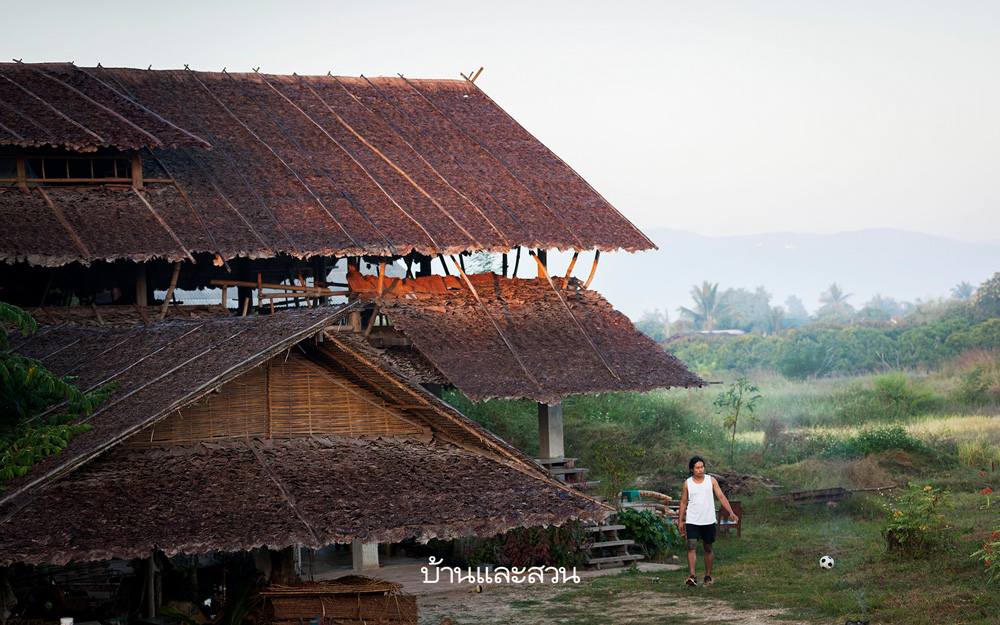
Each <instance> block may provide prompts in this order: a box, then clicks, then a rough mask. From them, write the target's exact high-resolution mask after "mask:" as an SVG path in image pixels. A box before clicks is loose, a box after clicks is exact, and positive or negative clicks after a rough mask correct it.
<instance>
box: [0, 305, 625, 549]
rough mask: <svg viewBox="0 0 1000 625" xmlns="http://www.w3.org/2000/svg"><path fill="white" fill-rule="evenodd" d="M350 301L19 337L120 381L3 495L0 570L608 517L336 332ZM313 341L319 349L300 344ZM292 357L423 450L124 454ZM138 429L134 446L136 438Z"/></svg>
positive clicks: (328, 441)
mask: <svg viewBox="0 0 1000 625" xmlns="http://www.w3.org/2000/svg"><path fill="white" fill-rule="evenodd" d="M352 308H353V307H345V308H341V309H312V310H305V311H295V312H284V313H275V314H274V315H269V316H264V317H248V318H231V319H230V318H227V319H212V320H199V321H187V322H174V323H159V324H150V325H146V326H129V327H117V328H100V329H92V328H76V327H72V326H69V325H59V326H52V327H49V328H44V329H42V330H40V331H39V332H38V333H37V334H36V335H34V336H32V337H30V338H29V339H22V340H18V341H15V342H13V343H12V348H13V350H14V351H17V352H19V353H22V354H25V355H29V356H33V357H36V358H40V359H42V361H43V363H45V365H46V366H47V367H49V368H50V369H51V370H53V371H54V372H56V373H58V374H60V375H69V374H71V375H76V376H79V377H78V379H77V381H78V383H79V384H80V385H81V386H82V387H84V388H89V387H92V386H94V385H96V384H100V383H102V382H104V381H106V380H108V379H115V380H118V381H119V382H120V383H121V386H120V387H119V389H118V390H117V391H116V392H115V394H114V395H113V396H112V397H111V398H110V399H109V400H108V401H107V402H105V403H104V404H102V405H101V406H100V407H99V408H98V410H97V411H96V412H95V413H94V414H93V415H91V417H90V418H89V422H90V423H91V424H92V425H93V426H94V428H93V429H92V430H91V431H90V432H87V433H85V434H82V435H80V436H78V437H77V438H75V439H74V440H73V441H72V442H71V443H70V445H69V447H68V448H67V449H66V450H65V451H64V452H62V453H60V454H57V455H54V456H49V457H48V458H46V459H45V460H44V461H43V462H42V463H41V464H39V465H38V466H36V467H35V468H34V469H33V470H32V471H31V472H29V474H28V475H27V476H25V477H22V478H18V479H17V480H14V481H12V482H9V483H8V484H7V486H8V490H7V491H6V492H4V493H3V494H2V498H0V565H3V564H8V563H10V562H13V561H24V562H29V563H42V562H50V563H65V562H68V561H71V560H87V559H100V558H108V557H122V558H129V557H137V556H140V555H143V554H146V553H148V552H149V550H150V549H151V548H153V547H154V546H155V547H156V548H158V549H161V550H163V551H165V552H167V553H168V554H173V553H181V552H183V553H200V552H206V551H211V550H219V549H222V550H230V549H247V548H250V547H256V546H262V545H267V546H270V547H275V548H280V547H285V546H288V545H291V544H295V543H299V544H305V545H309V546H321V545H325V544H329V543H332V542H346V541H348V540H350V539H352V538H359V539H362V540H365V541H380V542H385V541H397V540H402V539H404V538H417V539H420V540H427V539H430V538H433V537H445V538H448V537H456V536H467V535H471V534H473V533H495V532H498V531H504V530H506V529H509V528H512V527H518V526H525V525H535V524H548V523H562V522H564V521H566V520H568V519H571V518H580V517H583V518H601V517H603V516H606V515H607V513H608V510H607V509H606V508H604V507H602V506H601V505H600V504H598V503H597V502H596V501H594V500H593V499H590V498H588V497H585V496H583V495H580V494H579V493H576V492H575V491H572V490H571V489H569V488H568V487H566V486H565V485H563V484H561V483H559V482H557V481H556V480H554V479H553V478H552V477H551V476H550V475H549V474H547V473H546V472H545V471H543V470H542V469H540V468H539V467H538V466H537V465H536V464H534V463H533V462H532V461H531V459H530V458H528V457H527V456H525V455H524V454H523V453H521V452H519V451H517V450H515V449H514V448H512V447H510V446H509V445H507V444H506V443H505V442H503V441H502V440H500V439H499V438H497V437H496V436H494V435H493V434H491V433H490V432H488V431H487V430H485V429H484V428H482V427H481V426H479V425H478V424H476V423H474V422H472V421H470V420H468V419H467V418H465V417H464V416H463V415H462V414H461V413H459V412H458V411H456V410H455V409H454V408H452V407H451V406H449V405H448V404H446V403H444V402H442V401H441V400H440V399H438V398H437V397H435V396H433V395H431V394H430V393H428V392H426V391H425V390H423V389H422V388H420V387H419V386H417V385H416V384H414V383H412V382H411V381H410V380H409V379H408V378H406V377H405V376H404V375H403V374H401V373H399V372H398V371H396V370H394V369H393V368H391V367H389V366H387V365H385V364H384V363H381V362H379V361H377V360H373V359H372V358H371V357H370V355H366V354H364V353H362V352H361V351H359V350H356V349H355V348H354V347H352V344H351V343H350V342H347V341H344V340H343V339H342V338H341V337H338V336H337V335H336V334H334V333H329V332H328V333H326V334H322V330H323V329H324V328H328V327H330V326H331V324H332V323H334V322H335V321H337V320H338V319H339V318H340V316H342V315H343V314H345V313H346V312H348V311H349V310H351V309H352ZM314 335H317V339H316V340H315V341H305V339H306V338H309V337H312V336H314ZM292 347H294V349H295V350H296V352H297V353H299V354H301V355H302V356H303V357H305V358H307V359H309V360H310V361H312V362H314V363H316V364H318V365H320V366H322V367H325V368H327V369H328V370H329V371H331V373H334V374H336V375H337V376H340V377H341V378H343V379H345V380H347V381H349V382H351V383H353V384H355V385H357V386H360V387H361V388H362V389H364V390H366V391H369V392H371V393H373V394H375V395H377V396H378V397H380V398H381V400H382V401H384V402H385V405H386V406H390V407H397V408H398V409H399V410H405V413H406V415H407V417H408V418H409V419H410V420H411V421H412V422H414V423H419V424H422V425H423V426H425V427H426V432H427V433H428V434H427V435H426V436H422V437H420V439H419V440H401V439H395V438H383V439H378V440H369V439H356V438H306V439H292V440H287V441H281V442H276V441H246V440H244V441H232V442H223V443H218V444H216V443H204V444H200V445H197V446H195V447H193V448H187V449H173V450H170V451H163V450H136V449H126V448H125V447H124V446H121V445H118V444H119V443H122V442H124V441H125V440H127V439H128V437H129V436H130V435H133V436H140V437H142V436H143V434H144V432H141V431H140V429H141V428H143V427H148V426H150V425H153V424H155V423H157V422H158V421H160V420H162V419H164V418H166V417H167V416H169V414H171V413H172V412H173V411H175V410H176V409H178V408H180V407H182V406H185V405H189V404H191V403H192V402H194V401H196V400H197V399H199V398H201V397H204V396H205V395H206V394H207V393H209V392H211V391H212V390H213V389H215V388H219V387H221V386H222V385H224V384H225V383H226V382H227V381H230V380H232V379H234V378H235V377H237V376H238V375H240V374H241V373H243V372H246V371H248V370H249V369H250V368H252V367H255V366H257V365H259V364H261V363H263V362H264V361H266V360H267V359H268V358H270V357H271V356H273V355H275V354H276V353H279V352H281V351H283V350H286V349H289V348H292ZM137 432H138V434H136V433H137Z"/></svg>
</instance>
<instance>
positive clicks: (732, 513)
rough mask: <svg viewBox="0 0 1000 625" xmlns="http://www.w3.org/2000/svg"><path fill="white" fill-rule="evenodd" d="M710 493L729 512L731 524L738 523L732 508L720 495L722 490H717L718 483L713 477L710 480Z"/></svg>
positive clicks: (723, 496) (738, 518)
mask: <svg viewBox="0 0 1000 625" xmlns="http://www.w3.org/2000/svg"><path fill="white" fill-rule="evenodd" d="M712 492H714V493H715V496H716V498H718V500H719V503H721V504H722V506H723V507H724V508H725V509H726V510H727V511H728V512H729V518H731V519H732V520H733V523H739V522H740V517H738V516H736V513H735V512H733V507H732V506H730V505H729V500H728V499H726V496H725V495H723V494H722V489H721V488H719V482H718V481H717V480H716V479H715V478H714V477H713V478H712Z"/></svg>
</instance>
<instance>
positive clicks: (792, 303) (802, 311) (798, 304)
mask: <svg viewBox="0 0 1000 625" xmlns="http://www.w3.org/2000/svg"><path fill="white" fill-rule="evenodd" d="M785 307H786V308H787V309H788V312H787V313H786V314H785V316H786V317H787V318H788V319H789V320H791V321H796V322H798V323H805V322H806V321H809V311H808V310H806V307H805V304H803V303H802V300H801V299H799V298H798V297H796V296H794V295H789V296H788V299H786V300H785Z"/></svg>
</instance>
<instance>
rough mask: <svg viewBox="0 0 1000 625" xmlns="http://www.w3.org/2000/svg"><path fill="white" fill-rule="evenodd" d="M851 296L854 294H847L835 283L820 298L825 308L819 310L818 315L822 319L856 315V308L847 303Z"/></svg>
mask: <svg viewBox="0 0 1000 625" xmlns="http://www.w3.org/2000/svg"><path fill="white" fill-rule="evenodd" d="M851 295H853V294H852V293H845V292H844V290H843V289H842V288H840V285H839V284H837V283H836V282H834V283H833V284H831V285H830V288H828V289H827V290H826V291H824V292H823V294H822V295H820V296H819V301H820V303H821V304H823V307H822V308H820V309H819V312H818V315H819V316H820V317H831V316H835V315H852V314H854V307H853V306H851V305H850V304H848V303H847V299H848V298H849V297H851Z"/></svg>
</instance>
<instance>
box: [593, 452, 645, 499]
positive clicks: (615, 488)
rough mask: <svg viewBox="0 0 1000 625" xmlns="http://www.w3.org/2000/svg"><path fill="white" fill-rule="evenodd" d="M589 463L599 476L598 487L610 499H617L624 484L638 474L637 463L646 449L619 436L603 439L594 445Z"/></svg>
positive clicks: (626, 484) (630, 481) (628, 482)
mask: <svg viewBox="0 0 1000 625" xmlns="http://www.w3.org/2000/svg"><path fill="white" fill-rule="evenodd" d="M592 453H593V459H592V460H591V465H592V466H593V467H594V472H595V473H596V474H597V475H599V476H600V477H601V484H600V489H601V492H602V494H603V495H604V496H605V497H607V498H608V500H610V501H617V500H618V493H620V492H621V491H622V490H624V488H625V487H626V486H629V485H631V484H632V483H633V482H635V478H637V477H638V476H639V463H640V461H641V459H642V457H643V456H645V454H646V451H645V449H643V448H642V447H639V446H638V445H634V444H632V443H629V442H626V441H624V440H622V439H620V438H613V439H609V440H604V441H601V442H599V443H597V444H596V445H594V447H593V450H592Z"/></svg>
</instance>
